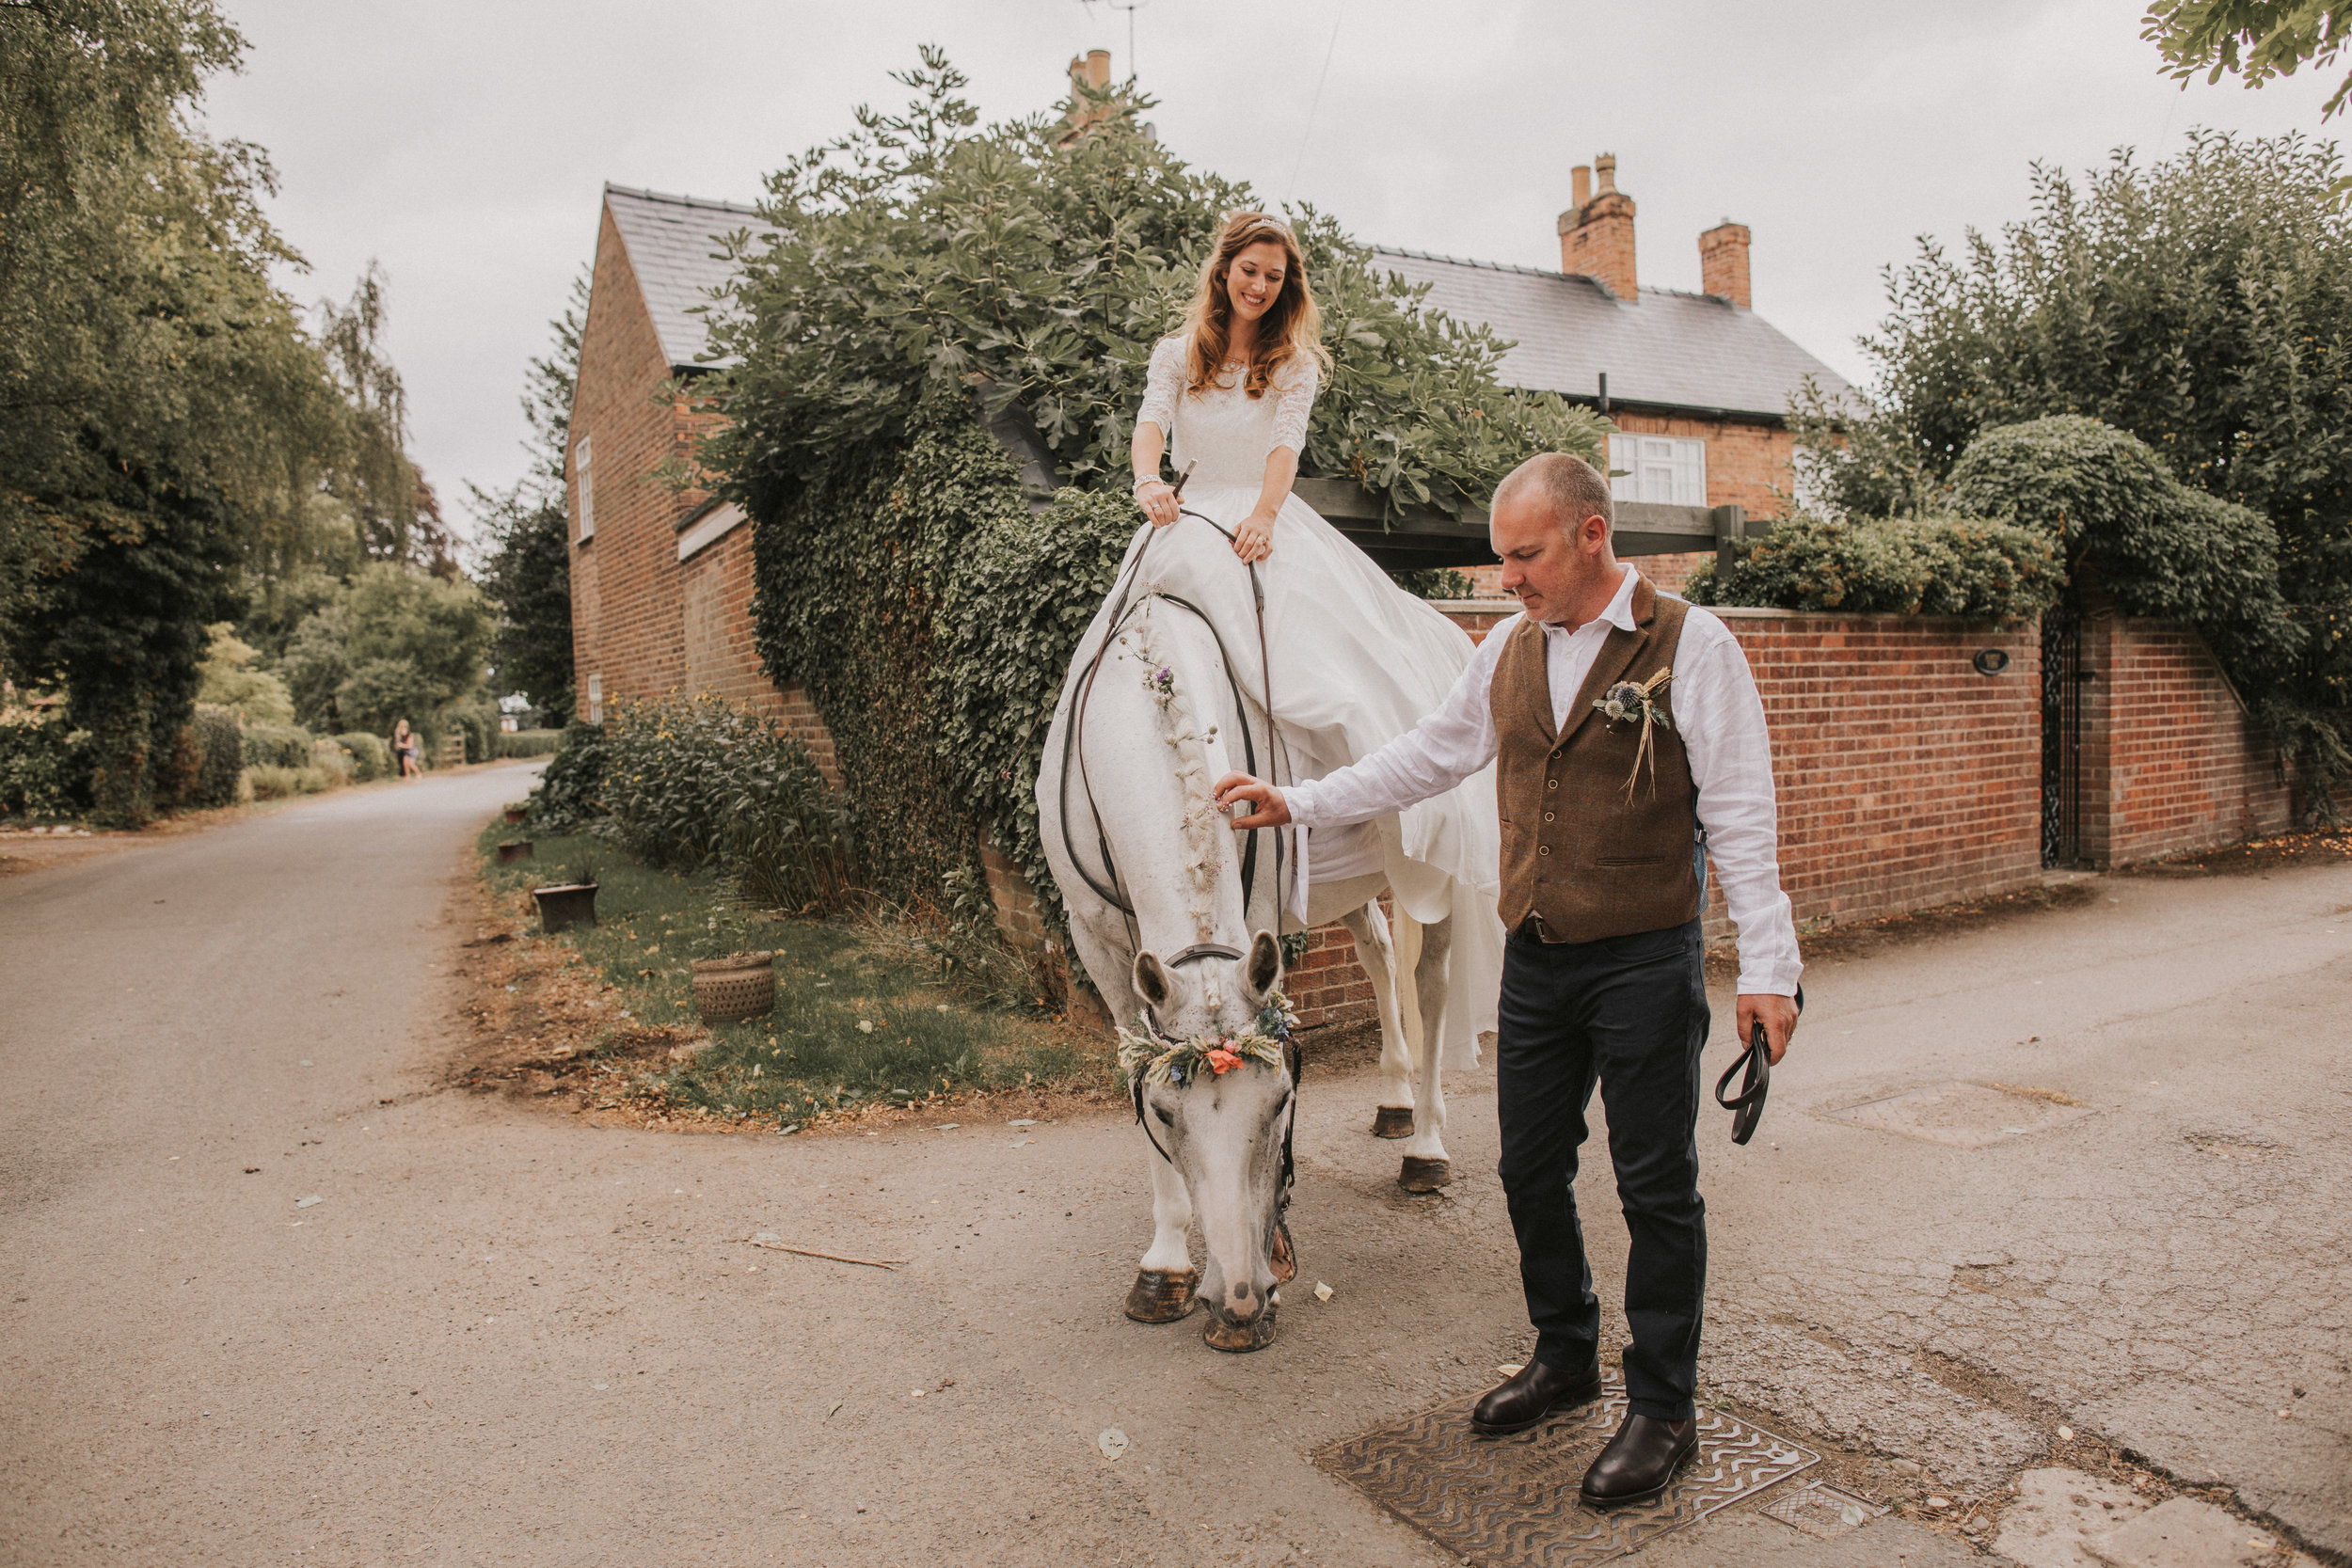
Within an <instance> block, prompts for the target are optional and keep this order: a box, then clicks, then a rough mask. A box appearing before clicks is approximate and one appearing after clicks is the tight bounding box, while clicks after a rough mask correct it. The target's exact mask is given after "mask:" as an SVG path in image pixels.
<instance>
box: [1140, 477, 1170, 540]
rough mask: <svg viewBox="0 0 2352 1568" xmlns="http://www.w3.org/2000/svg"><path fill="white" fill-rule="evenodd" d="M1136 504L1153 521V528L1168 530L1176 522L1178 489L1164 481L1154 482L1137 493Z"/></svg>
mask: <svg viewBox="0 0 2352 1568" xmlns="http://www.w3.org/2000/svg"><path fill="white" fill-rule="evenodd" d="M1136 505H1137V506H1139V507H1141V508H1143V515H1145V516H1147V517H1149V518H1151V519H1152V527H1153V528H1166V527H1167V526H1168V524H1170V523H1172V522H1174V521H1175V520H1176V505H1177V502H1176V487H1175V486H1174V485H1172V484H1169V483H1167V482H1166V481H1164V480H1157V479H1155V480H1152V482H1151V483H1147V484H1145V485H1144V486H1143V487H1142V488H1141V489H1139V490H1137V491H1136Z"/></svg>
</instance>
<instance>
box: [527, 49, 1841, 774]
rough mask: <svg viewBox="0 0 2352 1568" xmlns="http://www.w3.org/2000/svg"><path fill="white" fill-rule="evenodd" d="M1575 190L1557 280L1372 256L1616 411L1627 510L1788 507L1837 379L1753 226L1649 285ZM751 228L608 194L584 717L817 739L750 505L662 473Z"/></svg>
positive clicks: (586, 342) (579, 501) (575, 563)
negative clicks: (758, 594) (1760, 256)
mask: <svg viewBox="0 0 2352 1568" xmlns="http://www.w3.org/2000/svg"><path fill="white" fill-rule="evenodd" d="M1083 63H1085V62H1080V64H1083ZM1073 69H1077V66H1076V65H1073ZM1105 69H1106V68H1105ZM1596 169H1597V172H1598V189H1597V191H1596V190H1595V189H1594V188H1593V182H1594V175H1595V171H1596ZM1571 180H1572V189H1573V192H1574V195H1575V205H1574V206H1573V207H1571V208H1570V209H1569V210H1568V211H1567V212H1565V213H1563V214H1561V215H1560V222H1559V233H1560V260H1561V268H1562V270H1561V271H1559V272H1546V271H1543V270H1541V269H1538V268H1533V267H1517V266H1507V265H1503V264H1500V263H1496V262H1486V261H1457V260H1454V259H1453V258H1450V257H1442V256H1430V255H1425V254H1422V253H1421V252H1418V251H1409V250H1398V249H1392V248H1379V249H1376V251H1375V256H1376V260H1377V261H1378V263H1379V264H1380V265H1382V266H1384V267H1386V268H1387V269H1389V270H1391V271H1392V272H1395V273H1397V274H1398V275H1400V276H1402V277H1406V278H1407V279H1408V280H1410V281H1412V282H1415V283H1425V284H1427V285H1428V286H1429V294H1428V303H1429V304H1430V305H1432V306H1434V307H1436V308H1438V309H1442V310H1444V311H1445V312H1447V313H1448V314H1449V315H1452V316H1454V317H1455V318H1457V319H1459V320H1463V321H1469V322H1482V323H1485V324H1486V325H1490V326H1492V327H1494V329H1495V330H1496V331H1497V332H1499V333H1500V334H1501V335H1502V337H1503V338H1504V339H1506V340H1508V341H1513V342H1514V343H1515V345H1516V346H1514V347H1513V348H1512V349H1511V350H1510V351H1509V353H1508V354H1506V355H1505V356H1504V357H1503V361H1502V373H1503V376H1504V378H1505V380H1506V381H1508V382H1509V383H1511V384H1512V385H1515V386H1518V387H1522V388H1530V389H1541V390H1547V391H1553V392H1558V393H1560V394H1561V395H1562V396H1564V397H1566V398H1569V399H1571V400H1574V401H1579V402H1583V403H1588V404H1594V405H1596V406H1597V407H1600V408H1601V409H1603V410H1604V411H1605V412H1606V413H1607V414H1608V415H1609V417H1610V418H1611V419H1612V420H1614V421H1615V423H1616V425H1617V427H1618V430H1619V432H1620V434H1618V435H1616V436H1612V437H1611V438H1610V466H1611V467H1612V468H1614V469H1623V470H1626V471H1625V472H1624V473H1623V474H1622V475H1620V476H1619V477H1618V478H1617V480H1616V481H1615V486H1616V489H1617V492H1618V494H1619V496H1620V497H1621V499H1627V500H1646V501H1663V502H1667V503H1670V504H1677V505H1686V506H1722V505H1729V504H1737V505H1740V506H1741V507H1744V508H1745V509H1746V510H1747V512H1748V513H1749V514H1750V515H1754V516H1766V515H1772V513H1774V512H1776V511H1778V510H1779V503H1778V500H1777V499H1776V498H1777V496H1778V495H1779V494H1781V493H1785V492H1786V491H1787V490H1788V486H1789V483H1790V467H1789V464H1790V457H1791V452H1792V445H1791V439H1790V436H1789V433H1788V428H1787V424H1786V421H1785V420H1784V419H1783V414H1782V411H1783V410H1784V409H1785V408H1786V407H1787V406H1788V399H1789V398H1790V396H1791V395H1793V394H1794V393H1795V392H1796V391H1797V390H1798V388H1800V387H1801V386H1802V385H1803V384H1804V381H1805V380H1806V378H1808V377H1810V378H1812V379H1813V380H1814V381H1815V382H1817V383H1818V384H1819V385H1820V387H1821V388H1822V389H1823V390H1824V391H1826V392H1830V393H1833V394H1834V393H1839V392H1843V391H1845V390H1847V389H1848V388H1847V386H1846V383H1845V382H1844V381H1843V380H1842V379H1840V378H1839V377H1838V375H1837V374H1836V372H1834V371H1832V370H1830V369H1829V367H1828V366H1826V365H1824V364H1822V363H1821V362H1820V360H1818V359H1816V358H1814V357H1813V356H1811V355H1810V354H1807V353H1806V352H1805V351H1804V349H1803V348H1801V347H1799V346H1798V345H1797V344H1796V343H1794V342H1792V341H1789V340H1788V338H1787V337H1785V336H1784V335H1783V334H1781V333H1780V332H1779V331H1778V330H1777V329H1776V328H1774V327H1773V326H1772V325H1771V324H1770V323H1768V322H1766V321H1765V320H1764V319H1763V318H1762V317H1761V316H1758V315H1757V314H1756V312H1755V310H1754V309H1752V306H1751V301H1750V295H1749V287H1748V243H1749V242H1748V230H1747V229H1746V228H1745V227H1744V226H1742V225H1740V224H1736V223H1725V224H1723V225H1720V226H1719V227H1717V228H1715V229H1711V230H1708V232H1707V233H1705V234H1703V235H1701V236H1700V237H1699V252H1700V257H1701V263H1702V269H1703V277H1704V279H1705V283H1706V288H1707V292H1706V293H1697V294H1692V293H1678V292H1676V291H1673V290H1667V289H1645V288H1642V287H1640V285H1639V281H1638V277H1637V273H1636V270H1635V261H1634V230H1633V221H1634V207H1633V200H1632V198H1630V197H1629V196H1627V195H1626V194H1625V193H1624V192H1623V191H1620V190H1618V189H1617V188H1616V160H1615V159H1614V158H1613V157H1612V156H1610V155H1608V154H1606V153H1604V154H1603V155H1601V157H1599V158H1598V159H1597V160H1596V162H1595V164H1594V166H1592V167H1583V166H1580V167H1578V168H1577V169H1575V170H1574V171H1573V173H1572V175H1571ZM756 222H757V218H756V215H755V214H754V212H753V210H752V209H751V208H749V207H743V206H739V205H737V204H735V203H732V202H726V201H709V200H698V199H696V198H691V197H678V196H663V195H660V194H658V193H656V192H652V191H641V190H631V189H629V188H628V187H626V186H621V185H607V186H606V187H605V191H604V210H603V213H602V216H601V221H600V223H599V224H598V227H597V233H596V267H595V273H594V280H593V283H592V285H591V289H590V293H589V302H588V317H587V321H586V323H585V324H584V325H583V327H582V331H581V335H580V384H579V389H578V392H577V394H576V397H575V401H574V406H573V415H572V433H573V445H572V451H571V462H570V470H571V471H570V487H571V522H572V583H573V590H572V592H573V605H574V610H573V655H574V659H575V665H574V667H575V668H576V669H577V670H578V671H579V672H580V683H581V691H580V712H582V713H586V714H589V715H591V716H595V715H597V714H599V713H600V712H601V710H602V705H603V703H604V702H605V701H606V700H608V699H609V698H614V697H623V696H650V695H655V694H658V693H660V692H665V691H671V690H684V691H690V692H692V691H704V690H707V691H715V692H718V693H720V694H722V695H724V696H728V697H732V698H736V699H738V700H740V701H746V702H752V703H755V704H758V705H766V706H768V707H770V708H771V710H772V711H774V712H776V713H777V714H778V715H779V716H782V717H787V718H789V719H790V720H792V721H794V723H795V727H796V728H799V729H801V730H803V733H804V735H805V736H806V737H807V738H809V739H811V740H812V742H814V741H816V740H817V739H818V736H819V735H820V733H821V732H819V731H818V730H816V729H815V728H813V720H814V713H813V710H811V709H810V708H809V707H808V705H807V704H806V703H805V702H804V701H803V700H802V699H801V698H800V697H799V695H798V693H797V692H796V691H789V690H779V689H777V688H776V687H775V686H774V685H772V684H771V682H770V681H768V679H767V678H766V677H765V676H764V675H763V674H761V673H760V670H759V660H758V657H757V655H756V653H755V651H754V649H753V647H752V641H751V613H750V605H751V591H752V579H751V535H750V533H749V531H747V530H745V529H743V528H742V526H741V525H742V524H743V522H744V521H745V518H744V515H743V514H742V512H741V510H740V509H739V508H737V507H735V506H732V505H715V504H713V503H711V502H710V501H709V500H708V499H707V498H706V497H703V496H701V495H698V494H697V493H695V492H693V491H691V490H680V489H678V488H676V487H675V485H674V484H673V483H671V482H670V481H669V480H668V479H666V478H664V477H662V475H663V474H664V473H665V472H667V471H675V470H676V469H679V468H682V467H684V466H685V461H686V459H688V458H689V457H690V456H691V452H692V451H693V444H694V439H695V435H696V428H695V418H696V417H695V416H693V415H691V414H690V413H689V412H688V409H687V406H686V404H685V403H684V402H683V401H682V400H676V399H665V398H663V397H662V396H661V395H660V394H661V393H662V391H663V388H666V387H670V386H672V385H673V384H675V382H678V381H680V380H684V379H689V378H691V377H692V376H695V375H698V374H701V373H703V372H707V371H708V370H711V369H713V368H715V367H714V365H713V363H712V361H711V360H710V359H709V358H708V357H707V352H706V340H707V329H706V325H705V320H704V317H703V316H702V315H700V314H699V313H697V312H698V308H699V307H702V306H704V305H705V304H707V302H708V300H709V298H710V291H712V290H713V289H715V288H717V287H719V286H721V285H723V284H724V283H725V282H726V280H727V277H728V273H729V269H728V265H727V263H726V262H725V261H723V260H722V259H720V258H718V257H717V256H715V255H714V252H716V251H717V250H718V249H719V248H720V237H721V236H723V235H726V234H729V233H732V232H735V231H737V230H743V229H746V228H750V227H752V226H754V225H755V223H756ZM1702 559H1704V557H1703V556H1700V555H1689V556H1651V557H1646V558H1645V559H1644V561H1643V569H1644V571H1645V572H1646V573H1647V574H1648V575H1650V576H1651V577H1652V578H1656V579H1657V580H1659V581H1660V582H1661V584H1663V585H1665V586H1667V587H1674V586H1677V585H1678V584H1679V583H1680V582H1681V580H1682V577H1683V574H1684V573H1685V572H1687V571H1688V569H1689V567H1690V564H1691V563H1692V562H1696V561H1699V560H1702ZM1480 575H1481V576H1483V577H1484V578H1486V583H1485V584H1484V585H1483V586H1485V587H1486V589H1487V591H1490V592H1491V591H1492V590H1491V582H1492V576H1491V573H1490V572H1489V573H1484V574H1480ZM830 750H831V748H830V746H826V747H824V748H823V752H824V753H825V756H826V760H827V762H828V763H830V760H831V759H830Z"/></svg>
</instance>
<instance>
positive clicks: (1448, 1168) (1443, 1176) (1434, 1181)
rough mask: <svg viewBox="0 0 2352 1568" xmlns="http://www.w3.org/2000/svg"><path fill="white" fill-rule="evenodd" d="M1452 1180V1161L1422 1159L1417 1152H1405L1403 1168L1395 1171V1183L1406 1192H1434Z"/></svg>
mask: <svg viewBox="0 0 2352 1568" xmlns="http://www.w3.org/2000/svg"><path fill="white" fill-rule="evenodd" d="M1451 1180H1454V1165H1453V1162H1451V1161H1448V1160H1424V1159H1422V1157H1421V1156H1420V1155H1418V1154H1407V1155H1406V1156H1405V1168H1404V1169H1403V1170H1401V1171H1399V1172H1397V1176H1396V1184H1397V1185H1398V1186H1400V1187H1402V1188H1404V1189H1405V1190H1406V1192H1408V1193H1434V1192H1436V1191H1437V1190H1438V1188H1439V1187H1442V1186H1444V1185H1445V1184H1446V1183H1447V1182H1449V1181H1451Z"/></svg>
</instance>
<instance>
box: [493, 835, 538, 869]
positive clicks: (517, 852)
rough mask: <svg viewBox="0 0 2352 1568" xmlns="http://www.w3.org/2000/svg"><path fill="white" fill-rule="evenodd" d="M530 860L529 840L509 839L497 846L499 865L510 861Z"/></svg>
mask: <svg viewBox="0 0 2352 1568" xmlns="http://www.w3.org/2000/svg"><path fill="white" fill-rule="evenodd" d="M530 858H531V840H529V839H527V838H510V839H508V840H506V841H505V842H504V843H502V844H501V845H500V846H499V864H501V865H504V864H506V863H508V862H510V861H527V860H529V859H530Z"/></svg>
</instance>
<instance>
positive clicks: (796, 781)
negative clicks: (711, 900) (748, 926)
mask: <svg viewBox="0 0 2352 1568" xmlns="http://www.w3.org/2000/svg"><path fill="white" fill-rule="evenodd" d="M604 750H605V779H604V791H603V801H604V805H605V808H606V810H607V811H609V812H610V813H611V814H612V826H613V829H614V830H615V833H616V836H617V837H618V838H619V839H620V841H621V843H622V844H623V845H624V846H626V847H628V849H630V850H631V851H632V852H633V853H635V854H636V855H637V856H638V857H639V858H640V859H641V860H644V861H645V862H646V863H649V864H653V865H657V866H663V867H669V868H674V869H684V868H691V867H696V866H703V865H714V864H715V865H719V866H722V867H723V868H724V869H725V870H727V871H728V872H729V873H731V874H732V875H734V876H736V877H737V878H738V879H739V880H740V881H741V882H742V884H743V889H744V892H745V893H746V894H747V895H750V896H751V897H753V898H755V899H756V900H758V901H759V902H761V903H765V904H771V905H775V906H778V907H781V908H785V909H794V910H799V909H807V908H822V909H835V908H839V907H841V905H842V904H843V902H844V900H845V899H846V898H847V896H848V894H849V891H850V878H849V873H848V867H849V860H848V849H849V811H848V808H847V807H846V806H845V805H844V804H843V802H842V801H841V800H839V799H838V798H837V797H836V796H834V793H833V792H832V791H831V790H830V789H828V788H826V786H825V782H824V780H823V778H822V777H821V776H820V775H819V774H818V771H817V765H816V764H815V763H814V762H813V761H811V760H810V758H809V754H808V748H807V747H805V746H803V744H802V743H801V742H800V741H799V740H797V739H795V738H794V737H792V736H788V735H784V734H781V733H779V732H778V731H777V730H776V728H775V727H774V725H773V724H772V723H771V722H770V721H768V720H767V719H766V718H764V717H762V716H760V715H758V714H755V713H754V712H752V711H751V710H750V709H748V708H744V707H739V706H737V705H735V704H732V703H729V702H727V701H725V700H724V699H723V698H719V697H713V696H709V695H704V696H699V697H670V698H662V699H659V700H655V701H651V702H629V701H623V702H621V703H618V704H615V705H614V709H613V718H612V728H611V730H610V732H609V733H608V735H607V736H606V737H605V742H604Z"/></svg>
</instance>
